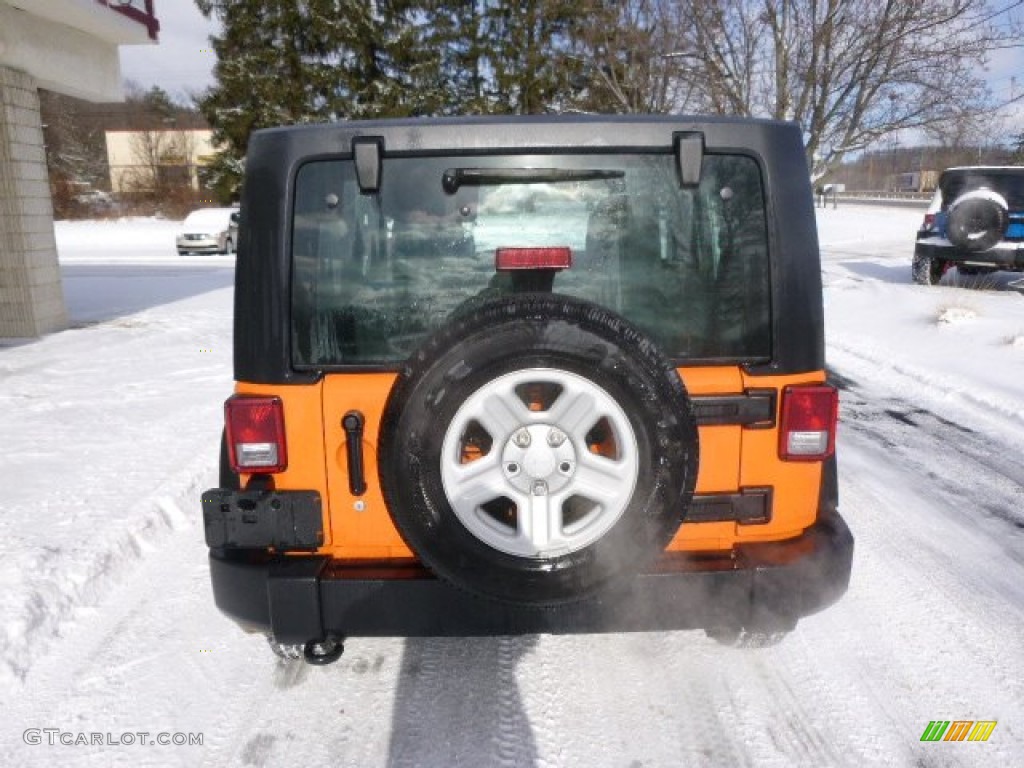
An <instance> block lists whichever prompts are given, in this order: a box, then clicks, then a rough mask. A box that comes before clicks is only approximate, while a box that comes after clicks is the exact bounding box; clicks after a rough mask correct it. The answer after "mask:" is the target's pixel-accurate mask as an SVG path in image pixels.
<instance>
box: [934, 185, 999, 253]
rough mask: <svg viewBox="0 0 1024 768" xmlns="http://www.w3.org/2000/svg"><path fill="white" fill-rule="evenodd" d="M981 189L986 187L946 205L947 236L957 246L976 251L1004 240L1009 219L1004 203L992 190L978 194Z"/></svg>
mask: <svg viewBox="0 0 1024 768" xmlns="http://www.w3.org/2000/svg"><path fill="white" fill-rule="evenodd" d="M984 192H987V190H975V191H974V192H969V193H967V194H966V195H963V196H962V197H959V198H957V199H956V200H954V201H953V204H952V205H951V206H950V208H949V217H948V218H947V220H946V237H947V238H949V242H951V243H952V244H953V245H955V246H956V247H957V248H961V249H962V250H965V251H971V252H974V253H977V252H980V251H987V250H988V249H989V248H991V247H992V246H994V245H995V244H996V243H998V242H999V241H1000V240H1002V239H1003V234H1004V233H1005V232H1006V226H1007V223H1008V222H1009V220H1010V219H1009V215H1008V214H1007V212H1006V205H1005V202H1003V201H1002V198H1000V197H999V196H998V195H996V194H995V193H990V194H979V193H984ZM997 198H998V199H997Z"/></svg>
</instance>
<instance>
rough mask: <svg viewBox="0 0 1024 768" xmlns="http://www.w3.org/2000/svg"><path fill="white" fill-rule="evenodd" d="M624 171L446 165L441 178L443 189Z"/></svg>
mask: <svg viewBox="0 0 1024 768" xmlns="http://www.w3.org/2000/svg"><path fill="white" fill-rule="evenodd" d="M625 175H626V172H625V171H611V170H604V169H601V168H449V169H448V170H446V171H445V172H444V176H443V177H442V179H441V182H442V184H443V185H444V191H445V192H447V193H448V194H453V193H454V192H457V191H458V189H459V187H463V186H481V185H483V184H532V183H535V182H547V181H597V180H600V179H621V178H623V177H624V176H625Z"/></svg>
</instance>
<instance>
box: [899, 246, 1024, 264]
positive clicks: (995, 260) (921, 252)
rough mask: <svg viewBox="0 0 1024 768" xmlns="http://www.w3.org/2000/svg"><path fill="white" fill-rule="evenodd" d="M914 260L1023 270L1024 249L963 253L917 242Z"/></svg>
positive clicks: (996, 249) (955, 249)
mask: <svg viewBox="0 0 1024 768" xmlns="http://www.w3.org/2000/svg"><path fill="white" fill-rule="evenodd" d="M914 258H917V259H936V260H939V261H947V262H949V263H951V264H959V263H967V264H983V265H988V266H992V267H997V268H999V269H1005V270H1010V271H1022V270H1024V248H1017V249H1010V248H991V249H989V250H987V251H964V250H961V249H960V248H957V247H956V246H955V245H939V244H935V243H922V242H920V241H919V242H917V243H916V244H915V245H914Z"/></svg>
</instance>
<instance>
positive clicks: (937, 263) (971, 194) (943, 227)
mask: <svg viewBox="0 0 1024 768" xmlns="http://www.w3.org/2000/svg"><path fill="white" fill-rule="evenodd" d="M953 266H955V267H956V268H957V271H958V272H959V273H960V274H962V275H975V274H981V273H985V272H995V271H997V270H1008V271H1012V272H1024V166H1004V167H994V166H976V167H964V168H949V169H947V170H946V171H943V173H942V176H941V177H940V178H939V187H938V189H936V190H935V197H934V198H932V202H931V205H930V206H929V207H928V212H927V213H926V214H925V216H924V222H923V223H922V225H921V229H920V230H918V233H917V245H916V247H915V248H914V261H913V265H912V268H911V271H912V274H913V278H914V282H915V283H919V284H921V285H935V284H936V283H938V282H939V281H940V280H941V279H942V276H943V275H944V274H945V273H946V271H947V270H948V269H949V268H950V267H953Z"/></svg>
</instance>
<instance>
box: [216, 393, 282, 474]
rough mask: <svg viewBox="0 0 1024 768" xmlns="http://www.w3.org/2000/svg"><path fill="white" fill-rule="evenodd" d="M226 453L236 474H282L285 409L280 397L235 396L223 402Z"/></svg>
mask: <svg viewBox="0 0 1024 768" xmlns="http://www.w3.org/2000/svg"><path fill="white" fill-rule="evenodd" d="M224 421H225V424H226V425H227V434H228V454H229V456H230V459H231V468H232V469H233V470H234V471H235V472H259V473H271V472H284V470H285V468H286V467H287V466H288V447H287V445H286V444H285V439H284V406H283V405H282V404H281V398H279V397H247V396H245V395H236V396H234V397H231V398H229V399H228V401H227V402H226V403H224Z"/></svg>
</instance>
